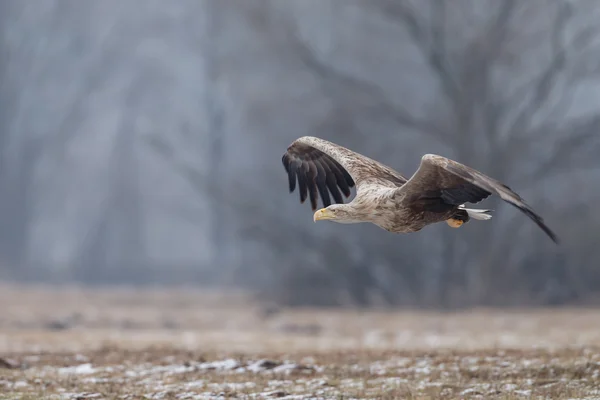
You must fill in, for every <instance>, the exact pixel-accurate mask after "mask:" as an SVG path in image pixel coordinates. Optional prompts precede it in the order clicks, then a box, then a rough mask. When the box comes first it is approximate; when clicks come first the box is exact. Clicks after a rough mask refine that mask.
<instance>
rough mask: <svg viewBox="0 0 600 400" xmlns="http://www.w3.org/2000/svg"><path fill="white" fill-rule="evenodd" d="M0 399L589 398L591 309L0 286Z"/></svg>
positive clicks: (599, 332) (597, 348)
mask: <svg viewBox="0 0 600 400" xmlns="http://www.w3.org/2000/svg"><path fill="white" fill-rule="evenodd" d="M0 304H2V307H1V311H0V398H1V399H4V398H7V399H8V398H10V399H12V398H15V399H19V398H20V399H42V398H55V399H96V398H98V399H238V398H239V399H246V398H247V399H263V398H264V399H270V398H284V399H308V398H322V399H365V398H379V399H435V398H467V399H468V398H485V399H488V398H499V399H520V398H523V399H525V398H553V399H582V398H587V399H593V398H596V399H598V398H600V311H598V310H592V309H554V310H519V311H499V310H474V311H469V312H457V313H436V312H417V311H384V310H382V311H359V310H312V309H303V310H277V309H267V308H265V307H264V306H261V305H260V304H258V303H256V302H254V301H252V299H251V298H249V297H248V296H247V295H245V294H243V293H231V292H228V293H227V294H222V293H218V292H216V291H215V292H198V291H193V290H184V289H145V290H138V289H135V290H134V289H127V288H123V289H110V290H108V289H102V290H100V289H81V288H79V289H78V288H74V287H64V288H47V287H42V286H38V287H33V286H18V287H17V286H9V285H3V286H0Z"/></svg>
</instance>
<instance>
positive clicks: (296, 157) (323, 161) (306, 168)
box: [281, 144, 355, 210]
mask: <svg viewBox="0 0 600 400" xmlns="http://www.w3.org/2000/svg"><path fill="white" fill-rule="evenodd" d="M281 161H282V162H283V166H284V167H285V170H286V172H287V174H288V181H289V188H290V193H291V192H293V191H294V189H295V188H296V181H297V182H298V190H299V191H300V202H301V203H304V201H305V200H306V198H307V195H309V196H310V201H311V208H312V209H313V210H316V209H317V200H318V197H319V195H318V194H320V195H321V200H322V201H323V206H324V207H327V206H329V205H331V204H332V203H331V198H330V196H329V193H331V195H332V196H333V201H335V203H343V202H344V199H343V197H342V194H341V193H340V190H341V192H342V193H343V194H344V195H345V196H346V197H350V195H351V193H352V192H351V190H350V189H351V188H353V187H354V185H355V184H354V180H353V179H352V177H351V176H350V174H348V172H347V171H346V170H345V169H344V168H343V167H342V166H341V165H340V163H338V162H337V161H336V160H334V159H333V158H332V157H331V156H329V155H327V154H325V153H324V152H322V151H321V150H318V149H315V148H314V147H311V146H308V145H303V144H296V145H293V146H290V148H289V149H288V151H287V152H286V153H285V154H284V155H283V157H282V159H281Z"/></svg>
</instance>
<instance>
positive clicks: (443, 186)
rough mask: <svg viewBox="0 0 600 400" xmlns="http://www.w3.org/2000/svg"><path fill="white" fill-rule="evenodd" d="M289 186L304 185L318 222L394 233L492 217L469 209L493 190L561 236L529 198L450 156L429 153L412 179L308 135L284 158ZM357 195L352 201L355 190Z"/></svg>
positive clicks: (303, 195) (302, 198)
mask: <svg viewBox="0 0 600 400" xmlns="http://www.w3.org/2000/svg"><path fill="white" fill-rule="evenodd" d="M282 162H283V165H284V167H285V170H286V172H287V174H288V179H289V190H290V192H293V191H294V190H295V189H296V186H297V187H298V191H299V193H300V202H302V203H304V201H306V199H309V200H310V203H311V207H312V209H313V210H316V209H317V203H318V200H319V197H320V198H321V201H322V203H323V207H325V208H322V209H320V210H318V211H316V212H315V215H314V219H315V221H316V220H323V219H326V220H332V221H335V222H340V223H359V222H371V223H374V224H375V225H378V226H380V227H381V228H383V229H386V230H388V231H390V232H397V233H400V232H405V233H406V232H416V231H419V230H421V229H422V228H423V227H425V226H427V225H429V224H432V223H436V222H442V221H446V222H447V223H448V225H450V226H452V227H459V226H461V225H462V224H463V223H465V222H467V221H469V220H470V219H471V218H473V219H478V220H487V219H490V218H491V215H489V211H490V210H477V209H469V208H466V207H465V205H464V203H478V202H480V201H482V200H483V199H485V198H487V197H489V196H490V195H492V194H495V195H498V196H500V198H502V199H503V200H504V201H506V202H508V203H510V204H512V205H513V206H515V207H517V208H518V209H519V210H521V211H522V212H523V213H525V215H527V216H528V217H529V218H531V219H532V220H533V221H534V222H535V223H536V224H537V225H538V226H539V227H540V228H541V229H542V230H543V231H544V232H545V233H546V234H547V235H548V236H549V237H550V238H551V239H552V240H553V241H554V242H557V243H558V239H557V237H556V235H555V234H554V233H553V232H552V231H551V230H550V228H548V227H547V226H546V224H545V223H544V221H543V219H542V218H541V217H540V216H539V215H538V214H536V213H535V212H534V211H533V210H532V209H531V207H530V206H529V205H527V204H526V203H525V202H524V201H523V199H522V198H521V197H520V196H519V195H518V194H516V193H515V192H514V191H512V190H511V189H510V188H509V187H508V186H506V185H504V184H503V183H501V182H499V181H497V180H495V179H493V178H490V177H489V176H487V175H484V174H482V173H481V172H479V171H477V170H475V169H473V168H470V167H467V166H466V165H463V164H460V163H458V162H456V161H452V160H450V159H448V158H445V157H442V156H438V155H434V154H426V155H424V156H423V157H422V159H421V164H420V165H419V169H418V170H417V171H416V172H415V173H414V175H413V176H412V177H411V178H410V179H407V178H406V177H404V176H403V175H402V174H400V173H398V172H396V171H394V170H393V169H392V168H390V167H388V166H386V165H384V164H381V163H380V162H377V161H375V160H372V159H370V158H368V157H366V156H363V155H361V154H358V153H356V152H353V151H351V150H349V149H347V148H345V147H342V146H339V145H337V144H334V143H331V142H329V141H327V140H323V139H319V138H316V137H312V136H304V137H301V138H299V139H297V140H296V141H294V142H293V143H292V144H291V145H290V146H289V147H288V149H287V151H286V153H285V154H284V155H283V157H282ZM353 187H356V196H355V198H354V199H353V200H352V201H351V202H350V203H348V204H344V198H343V197H342V195H343V196H345V197H346V198H348V197H350V195H351V190H350V189H351V188H353Z"/></svg>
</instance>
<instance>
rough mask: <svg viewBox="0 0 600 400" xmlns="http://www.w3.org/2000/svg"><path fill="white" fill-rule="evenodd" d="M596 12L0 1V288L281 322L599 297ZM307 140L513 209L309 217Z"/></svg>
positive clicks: (551, 3) (471, 5)
mask: <svg viewBox="0 0 600 400" xmlns="http://www.w3.org/2000/svg"><path fill="white" fill-rule="evenodd" d="M599 19H600V7H598V2H596V1H593V0H578V1H572V0H571V1H569V0H530V1H518V0H503V1H496V0H453V1H452V2H449V1H447V2H445V1H436V0H411V1H409V0H369V1H364V0H328V1H323V0H289V1H277V0H245V1H236V0H218V1H217V0H212V1H211V0H203V1H201V0H178V1H161V0H145V1H143V2H141V1H134V0H103V1H76V0H72V1H71V0H44V1H38V2H34V1H23V0H3V1H1V2H0V151H1V153H0V154H1V158H0V223H1V225H0V279H3V280H11V281H34V282H50V283H65V282H71V283H72V282H76V283H83V284H90V285H109V284H136V285H156V284H168V285H184V284H185V285H193V286H199V287H209V286H210V287H222V288H241V289H247V290H251V291H253V292H255V293H256V294H257V295H258V296H259V297H260V298H261V299H264V300H265V301H271V302H276V303H277V304H281V305H287V306H309V305H313V306H360V307H374V306H386V307H387V306H396V307H445V308H456V307H458V308H460V307H472V306H524V305H563V304H596V305H597V304H599V303H600V265H599V264H600V263H599V262H598V260H600V246H599V244H600V211H599V209H598V204H600V185H599V184H598V183H600V156H598V153H599V152H600V94H599V93H600V24H598V23H597V21H598V20H599ZM304 135H311V136H318V137H321V138H324V139H328V140H331V141H333V142H336V143H338V144H340V145H342V146H345V147H348V148H350V149H352V150H354V151H357V152H360V153H362V154H364V155H366V156H369V157H371V158H374V159H377V160H379V161H381V162H383V163H385V164H387V165H389V166H391V167H393V168H395V169H396V170H398V171H399V172H400V173H402V174H404V175H406V176H411V175H412V174H413V172H414V171H415V170H416V169H417V168H418V165H419V162H420V160H421V157H422V155H423V154H426V153H435V154H440V155H443V156H446V157H449V158H452V159H455V160H457V161H459V162H461V163H464V164H466V165H468V166H471V167H473V168H476V169H478V170H480V171H482V172H483V173H485V174H488V175H490V176H492V177H494V178H496V179H498V180H500V181H502V182H504V183H506V184H507V185H508V186H510V187H511V188H512V189H514V190H515V191H516V192H517V193H519V194H520V195H521V196H522V197H523V198H524V199H525V200H526V201H527V202H528V204H530V205H531V206H532V207H533V208H534V209H535V210H536V211H537V212H538V213H539V214H540V215H542V216H543V218H544V219H545V221H546V222H547V224H548V225H549V226H550V227H551V228H552V229H553V230H554V231H555V232H556V233H557V235H558V236H559V238H560V239H561V243H560V245H558V246H557V245H555V244H554V243H553V242H552V241H551V240H549V239H548V237H547V236H545V235H544V233H543V232H542V231H541V230H539V229H538V227H537V226H536V225H535V224H534V223H532V221H531V220H529V219H528V218H527V217H526V216H524V215H523V214H522V213H520V212H519V211H518V210H517V209H516V208H514V207H511V206H510V205H509V204H507V203H505V202H502V201H501V200H500V199H499V198H497V197H490V198H488V199H487V200H485V201H484V202H482V203H480V204H478V206H481V207H485V208H491V209H493V210H494V218H493V219H492V220H491V221H488V222H477V221H475V222H472V223H469V224H467V225H465V226H464V227H461V228H460V229H451V228H449V227H448V226H447V225H446V224H436V225H432V226H429V227H427V228H425V229H423V230H422V231H420V232H418V233H413V234H406V235H395V234H390V233H388V232H386V231H384V230H382V229H380V228H378V227H376V226H374V225H370V224H357V225H342V224H334V223H328V222H319V223H316V224H315V223H314V222H313V219H312V210H311V208H310V205H309V204H307V203H305V204H300V202H299V199H298V193H297V192H294V193H292V194H290V193H289V191H288V183H287V176H286V173H285V171H284V169H283V166H282V163H281V156H282V155H283V153H284V152H285V150H286V148H287V146H288V145H289V144H290V143H291V142H292V141H293V140H295V139H296V138H298V137H300V136H304Z"/></svg>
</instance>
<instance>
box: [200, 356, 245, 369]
mask: <svg viewBox="0 0 600 400" xmlns="http://www.w3.org/2000/svg"><path fill="white" fill-rule="evenodd" d="M239 366H240V365H239V363H238V362H237V361H236V360H234V359H233V358H228V359H226V360H223V361H212V362H205V363H201V364H198V365H197V366H196V367H197V368H198V369H203V370H217V371H227V370H232V369H235V368H237V367H239Z"/></svg>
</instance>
